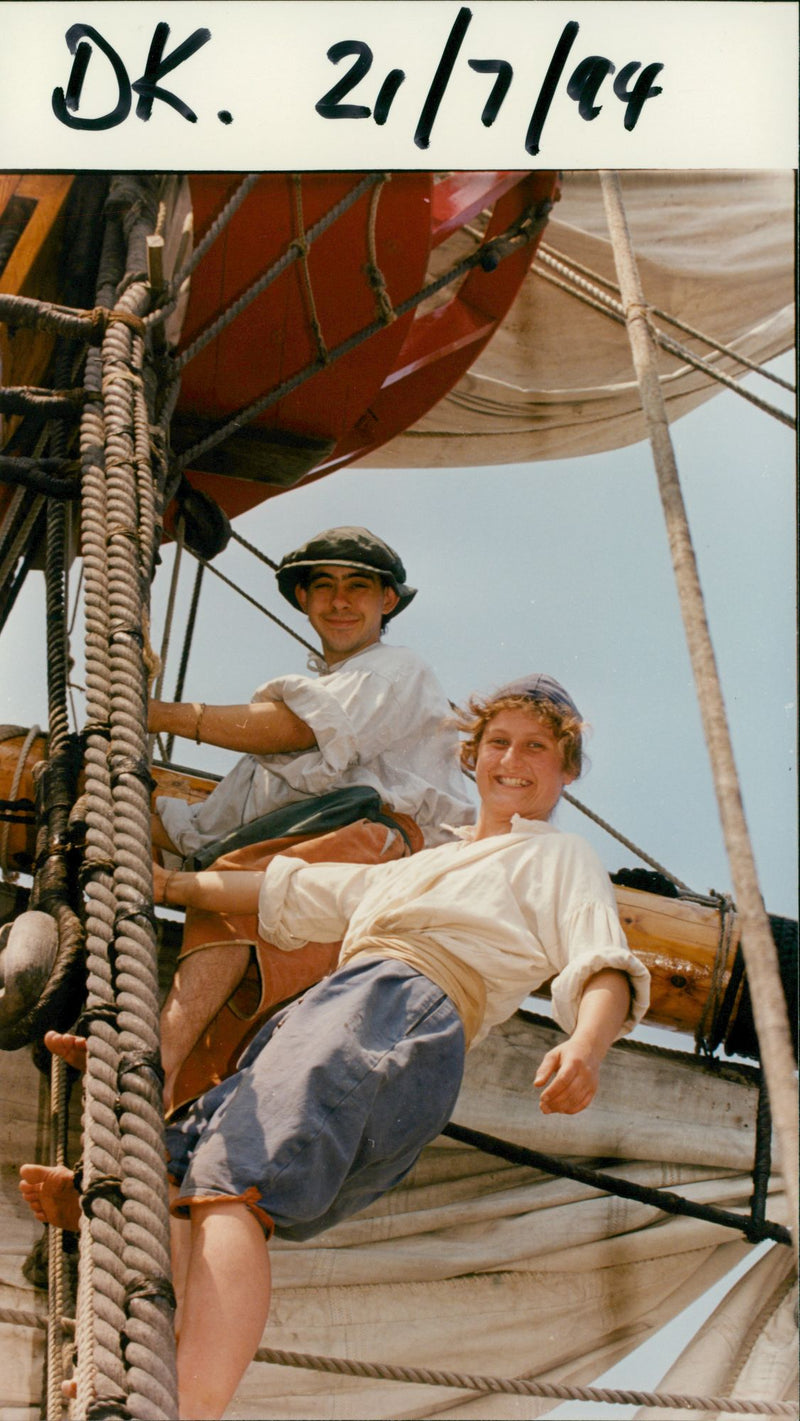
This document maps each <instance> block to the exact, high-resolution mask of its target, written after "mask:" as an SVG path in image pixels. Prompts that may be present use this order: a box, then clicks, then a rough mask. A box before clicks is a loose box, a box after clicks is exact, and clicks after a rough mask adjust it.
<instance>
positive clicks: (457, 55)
mask: <svg viewBox="0 0 800 1421" xmlns="http://www.w3.org/2000/svg"><path fill="white" fill-rule="evenodd" d="M471 22H472V11H471V10H469V9H468V8H467V7H466V6H462V7H461V8H460V10H459V11H458V14H457V16H456V18H455V20H454V23H453V25H452V28H451V30H450V33H449V35H448V37H447V40H446V42H445V45H444V48H443V50H442V53H441V56H440V58H439V61H438V63H437V65H436V69H435V71H434V74H433V78H432V80H431V83H430V87H429V89H428V92H427V95H426V97H425V100H424V102H423V104H422V108H421V110H420V114H419V119H418V121H417V125H416V128H415V131H414V143H415V144H416V146H417V147H418V148H420V149H423V150H424V149H426V148H428V147H429V145H430V142H431V135H432V132H433V127H434V123H435V121H436V117H437V115H438V113H439V110H440V108H441V106H442V103H443V102H444V100H445V97H446V94H447V89H448V85H449V83H450V80H451V78H452V76H453V73H454V71H455V69H456V66H457V64H459V63H463V62H466V65H467V67H468V68H469V69H470V70H472V71H473V72H474V73H476V74H479V75H486V76H487V79H488V80H489V82H488V85H487V87H486V88H485V89H484V90H483V95H485V97H483V107H482V108H481V110H480V122H481V123H482V124H483V126H484V127H485V128H490V127H491V126H492V124H493V123H494V122H495V121H496V119H497V118H498V115H499V114H500V111H501V109H502V107H503V103H504V101H505V99H506V96H507V94H508V92H509V89H510V87H511V84H512V82H513V79H514V70H513V67H512V65H511V64H510V62H509V61H508V60H507V59H497V58H493V57H492V58H490V57H478V56H472V57H468V58H465V59H462V54H461V51H462V49H463V47H464V42H465V39H466V36H467V32H468V30H469V27H470V24H471ZM579 28H580V27H579V25H578V22H577V21H576V20H570V21H568V23H567V24H565V25H564V27H563V29H562V31H561V34H560V36H559V38H558V41H557V43H556V45H555V48H554V49H553V52H552V55H551V57H550V60H549V63H548V66H547V69H546V72H545V74H544V77H543V79H542V82H541V86H540V88H539V91H538V94H537V96H536V98H535V101H534V103H533V106H532V110H531V117H530V122H529V124H528V128H527V132H526V134H525V140H524V146H525V151H526V152H527V153H529V154H531V155H532V156H535V155H536V154H538V153H539V151H540V147H541V140H542V133H543V130H544V125H545V121H546V119H547V116H548V114H549V112H550V108H551V105H552V103H553V99H554V98H555V96H556V93H557V91H558V89H559V86H560V85H561V84H562V82H563V83H564V86H565V89H566V93H567V95H568V97H569V98H570V99H571V100H573V101H574V102H575V104H576V105H577V109H578V113H579V115H580V117H581V118H582V119H583V120H585V121H586V122H591V120H592V119H595V118H596V117H597V116H598V114H599V113H600V112H601V110H602V108H603V105H604V104H605V102H606V101H607V100H609V101H613V100H614V99H615V100H617V101H618V102H619V103H620V104H621V106H622V107H621V108H620V109H619V113H620V115H621V117H622V122H623V127H624V129H625V130H626V131H627V132H631V131H632V130H633V129H634V128H635V127H636V124H637V122H638V119H639V116H640V114H641V112H642V108H643V107H644V105H645V103H646V102H647V101H648V100H649V99H652V98H655V97H656V96H657V95H658V94H660V93H661V92H662V90H661V87H660V85H657V84H655V83H654V80H655V78H656V76H657V75H658V74H659V73H660V72H661V71H662V70H663V68H664V66H663V64H660V63H658V62H655V63H650V64H646V65H644V66H643V65H642V64H641V62H640V61H639V60H628V61H627V62H626V63H624V64H623V65H622V66H621V67H619V68H617V65H616V64H615V63H614V62H613V61H612V60H611V59H610V58H608V57H607V56H606V55H602V54H588V55H585V56H584V57H583V58H581V59H578V62H577V63H575V58H576V55H575V53H574V51H575V45H576V41H577V38H578V33H579ZM169 34H170V30H169V26H168V25H167V24H166V23H164V22H163V21H162V22H161V23H159V24H157V25H156V27H155V29H154V31H153V38H152V41H151V43H150V48H149V52H148V55H147V60H146V63H145V68H144V71H143V73H142V75H141V77H140V78H139V79H135V80H131V79H130V78H129V75H128V71H127V68H126V66H125V64H124V62H123V60H122V58H121V57H120V55H119V54H118V53H117V51H116V50H115V49H114V48H113V46H112V45H111V44H110V43H109V42H108V40H107V39H105V38H104V37H103V36H102V35H101V34H100V33H99V31H98V30H97V29H96V28H95V27H94V26H93V25H88V24H75V25H72V26H71V27H70V28H69V29H68V30H67V32H66V35H65V39H66V43H67V47H68V49H69V51H70V53H71V54H72V55H73V62H72V68H71V71H70V75H69V80H68V83H67V87H66V89H63V88H60V87H59V88H56V89H54V91H53V95H52V107H53V112H54V114H55V116H56V118H57V119H58V120H59V121H60V122H61V123H63V124H65V125H66V126H67V127H68V128H73V129H85V130H95V131H97V130H102V129H109V128H115V127H116V126H117V125H118V124H120V123H123V122H124V121H125V120H126V119H127V118H128V115H129V114H130V111H131V108H132V104H133V95H134V94H136V95H137V104H136V110H135V116H136V117H137V118H139V119H142V120H143V121H145V122H146V121H147V120H149V118H150V117H151V115H152V112H153V105H154V103H155V102H156V101H159V102H161V103H165V104H167V105H168V106H169V107H170V108H172V109H173V110H174V111H175V112H176V113H178V114H179V115H180V116H181V118H184V119H185V120H186V121H187V122H189V123H196V122H197V114H196V113H195V111H194V110H193V109H192V108H191V107H190V106H189V105H188V104H187V103H186V102H185V101H184V100H183V99H182V98H180V96H179V95H178V94H177V93H176V92H175V91H174V89H172V88H169V89H168V88H166V87H165V86H164V85H163V83H162V80H163V79H164V78H165V77H166V76H167V75H168V74H172V73H173V72H174V71H175V70H176V69H177V68H178V67H179V66H180V65H182V64H185V63H186V62H187V61H188V60H189V59H190V58H191V57H192V56H193V55H194V54H196V53H197V51H198V50H199V49H201V48H202V47H203V46H204V45H206V44H208V43H209V41H210V40H211V31H210V30H208V29H205V28H203V29H197V30H195V31H194V32H193V33H192V34H191V35H190V36H189V37H188V38H187V39H186V40H184V41H183V42H182V43H181V44H179V45H178V46H177V47H176V48H175V49H174V50H172V52H171V53H166V52H165V51H166V46H167V40H168V38H169ZM92 44H94V45H95V46H96V49H97V50H98V51H99V52H100V53H102V54H103V55H104V56H105V58H106V60H107V61H108V63H109V64H110V65H111V68H112V71H113V74H114V78H115V80H116V84H117V101H116V104H115V105H114V107H113V109H110V110H108V111H107V112H106V113H104V114H100V115H96V116H94V117H89V116H86V115H85V113H80V112H79V110H80V106H81V99H82V96H83V87H84V81H85V79H86V75H87V73H88V71H89V63H90V60H91V57H92V54H93V52H94V51H93V50H92ZM327 58H328V59H329V60H330V62H331V63H332V64H333V65H336V66H338V65H340V64H341V63H342V61H344V60H347V59H350V60H351V61H352V62H351V64H350V65H349V67H348V68H347V69H346V71H345V72H343V73H342V74H340V77H339V78H338V79H337V80H336V82H335V83H334V84H333V85H332V86H331V88H330V89H328V90H327V92H326V93H324V94H323V95H322V97H321V98H320V99H318V101H317V102H316V104H315V105H314V108H315V110H316V112H317V114H318V115H319V116H320V118H322V119H325V120H342V119H345V120H351V121H358V120H364V119H371V120H372V121H373V123H375V124H377V125H378V126H383V125H384V124H386V123H387V121H388V120H389V118H390V115H391V112H392V106H393V103H394V99H395V97H396V95H397V93H398V91H399V89H400V87H401V85H402V84H403V83H404V81H405V79H406V77H407V75H406V71H405V70H403V69H400V68H397V69H391V70H390V71H389V72H388V73H387V74H386V76H385V77H384V78H383V79H382V80H380V81H379V83H378V88H377V93H375V95H374V98H372V92H371V89H372V86H371V84H370V74H371V70H372V67H373V62H374V54H373V51H372V49H371V48H370V46H369V45H368V44H367V43H366V42H365V41H363V40H359V39H343V40H339V41H337V42H336V43H335V44H333V45H331V46H330V48H329V49H328V51H327ZM612 76H615V77H613V79H612ZM607 81H608V82H607ZM170 82H173V81H170ZM601 90H602V91H603V92H602V93H601ZM367 98H372V103H371V104H370V103H365V102H363V101H362V102H352V100H353V99H360V100H364V99H367ZM480 101H481V100H480V98H478V100H477V103H480ZM477 103H476V111H477ZM459 117H460V121H461V122H462V124H463V123H465V122H468V120H469V114H468V113H467V112H464V111H463V109H462V111H461V113H460V115H459ZM217 118H218V119H219V120H220V122H222V123H225V124H230V123H232V122H233V115H232V114H231V113H230V111H229V110H227V109H221V110H219V112H218V113H217Z"/></svg>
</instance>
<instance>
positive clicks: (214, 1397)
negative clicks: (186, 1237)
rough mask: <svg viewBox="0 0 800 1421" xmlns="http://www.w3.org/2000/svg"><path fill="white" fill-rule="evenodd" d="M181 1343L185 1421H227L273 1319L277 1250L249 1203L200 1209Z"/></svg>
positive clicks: (195, 1217)
mask: <svg viewBox="0 0 800 1421" xmlns="http://www.w3.org/2000/svg"><path fill="white" fill-rule="evenodd" d="M191 1213H192V1222H191V1252H190V1256H189V1270H188V1274H187V1280H186V1300H185V1305H184V1312H183V1324H182V1327H181V1335H180V1341H179V1343H178V1395H179V1398H180V1415H181V1417H187V1418H194V1419H195V1421H199V1418H214V1417H220V1416H221V1415H222V1413H223V1412H224V1410H225V1408H226V1406H227V1405H228V1404H229V1402H230V1400H231V1398H232V1397H233V1395H234V1393H235V1391H236V1388H237V1386H238V1385H239V1382H240V1381H241V1379H242V1377H243V1376H244V1373H245V1372H246V1370H247V1368H248V1366H249V1364H250V1362H251V1361H252V1359H253V1356H254V1355H255V1351H256V1348H257V1347H258V1344H259V1342H260V1341H261V1336H262V1333H263V1331H264V1327H265V1325H266V1321H267V1315H268V1313H269V1300H270V1268H269V1251H268V1249H267V1244H266V1240H265V1238H264V1233H263V1231H262V1228H261V1225H260V1224H259V1223H258V1221H257V1219H256V1218H255V1217H254V1215H253V1214H252V1213H251V1212H250V1210H249V1209H248V1207H247V1205H246V1204H242V1203H240V1202H239V1201H238V1200H230V1199H225V1200H222V1201H220V1202H219V1203H211V1204H197V1205H195V1206H194V1207H193V1208H192V1211H191Z"/></svg>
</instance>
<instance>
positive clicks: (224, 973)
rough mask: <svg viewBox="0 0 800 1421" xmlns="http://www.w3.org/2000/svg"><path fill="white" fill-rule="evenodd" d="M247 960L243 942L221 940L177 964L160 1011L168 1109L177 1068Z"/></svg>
mask: <svg viewBox="0 0 800 1421" xmlns="http://www.w3.org/2000/svg"><path fill="white" fill-rule="evenodd" d="M249 961H250V948H249V947H248V946H247V944H246V943H224V944H221V945H220V946H219V947H205V948H203V949H202V951H201V952H193V953H191V954H190V956H189V957H185V958H184V959H183V961H182V962H180V963H179V964H178V970H177V972H176V973H175V980H174V982H173V983H172V986H171V988H170V991H169V995H168V997H167V1000H166V1001H165V1003H164V1007H163V1010H162V1012H161V1063H162V1065H163V1067H164V1102H165V1105H166V1107H167V1108H168V1109H169V1107H170V1105H171V1103H172V1092H173V1090H174V1088H175V1080H176V1077H177V1075H178V1071H179V1070H180V1068H181V1066H182V1065H183V1063H184V1061H185V1060H186V1057H187V1056H188V1055H189V1052H190V1051H191V1049H192V1047H193V1046H194V1044H195V1042H196V1041H198V1040H199V1039H200V1036H201V1034H202V1032H203V1031H204V1030H205V1028H206V1027H207V1026H208V1023H209V1022H210V1021H211V1020H212V1018H213V1017H215V1016H216V1014H217V1012H218V1011H219V1009H220V1007H221V1006H223V1005H224V1003H225V1002H226V1001H227V1000H228V997H229V996H230V995H231V993H232V992H233V991H235V989H236V988H237V987H238V985H239V983H240V982H241V980H242V978H243V976H244V974H245V971H246V970H247V964H248V962H249Z"/></svg>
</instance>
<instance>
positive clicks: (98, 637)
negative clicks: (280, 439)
mask: <svg viewBox="0 0 800 1421" xmlns="http://www.w3.org/2000/svg"><path fill="white" fill-rule="evenodd" d="M123 264H124V254H123V251H122V243H121V234H120V232H119V227H118V224H117V223H116V222H114V221H113V220H109V222H108V224H107V227H106V234H105V241H104V250H103V255H102V258H101V271H100V278H99V283H100V284H99V288H98V299H102V298H103V297H105V299H112V295H113V291H114V288H115V287H116V284H117V281H118V280H119V277H120V275H121V273H122V270H123ZM84 378H85V383H86V385H87V388H88V389H90V390H92V391H94V392H95V393H96V394H97V395H98V396H99V395H100V392H101V388H102V358H101V355H100V352H99V350H97V349H92V350H90V352H89V355H88V359H87V364H86V372H85V377H84ZM105 433H106V431H105V418H104V407H103V404H102V402H101V401H97V400H95V401H93V402H91V403H88V404H87V405H85V406H84V411H83V417H82V421H81V461H82V466H83V489H82V498H81V548H82V551H83V567H84V588H83V596H84V610H85V664H86V716H87V726H86V737H85V738H86V750H85V777H86V789H85V793H86V803H87V816H86V818H87V828H86V850H85V857H84V888H85V895H86V952H87V1001H86V1015H87V1022H88V1025H87V1026H86V1027H85V1028H84V1030H85V1034H86V1036H87V1038H88V1043H89V1050H88V1059H87V1066H86V1072H85V1075H84V1112H83V1161H84V1162H83V1177H84V1186H85V1188H87V1189H89V1190H91V1188H92V1185H93V1183H94V1181H95V1180H96V1179H98V1178H100V1177H104V1176H109V1175H114V1176H116V1177H119V1176H120V1170H121V1165H120V1141H119V1129H118V1125H117V1116H116V1099H117V1070H118V1063H119V1046H118V1039H117V1029H116V1006H115V997H114V982H113V973H112V966H111V947H112V942H113V936H114V913H115V900H114V883H113V863H114V842H113V836H112V828H113V805H112V799H111V777H110V771H109V764H108V727H109V721H110V716H111V704H110V702H111V689H110V688H111V677H110V667H109V652H108V639H109V604H108V547H107V540H106V526H107V499H106V483H105V467H104V447H105ZM122 1226H123V1225H122V1213H121V1210H120V1208H119V1205H118V1203H117V1202H116V1201H115V1200H114V1199H113V1198H111V1197H110V1196H105V1197H97V1198H96V1199H95V1200H94V1202H93V1205H92V1207H91V1209H90V1210H89V1211H87V1212H85V1217H84V1219H83V1222H82V1226H81V1231H80V1267H79V1285H78V1302H77V1318H76V1336H77V1342H78V1369H77V1386H78V1397H77V1400H78V1409H79V1414H81V1415H84V1416H85V1415H86V1412H87V1409H88V1408H89V1407H90V1406H91V1405H93V1404H94V1403H95V1401H96V1399H97V1396H98V1393H100V1394H102V1395H103V1396H104V1397H113V1398H116V1397H120V1396H124V1395H125V1393H126V1390H127V1388H126V1379H125V1368H124V1364H123V1359H122V1346H121V1339H122V1334H123V1330H124V1327H125V1288H124V1281H123V1276H122V1269H121V1266H120V1260H119V1257H118V1253H119V1239H120V1238H121V1236H122Z"/></svg>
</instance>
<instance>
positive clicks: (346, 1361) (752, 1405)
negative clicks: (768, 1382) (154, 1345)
mask: <svg viewBox="0 0 800 1421" xmlns="http://www.w3.org/2000/svg"><path fill="white" fill-rule="evenodd" d="M255 1361H257V1362H269V1363H271V1364H272V1365H273V1366H279V1367H304V1368H308V1369H309V1370H311V1371H315V1372H332V1373H334V1374H335V1375H338V1376H345V1377H348V1376H349V1377H368V1378H374V1379H376V1380H381V1379H385V1380H387V1381H397V1382H412V1383H415V1384H420V1385H422V1386H446V1387H456V1388H458V1389H460V1390H467V1391H475V1392H481V1393H505V1394H506V1395H510V1396H540V1397H552V1398H553V1399H555V1400H558V1401H591V1402H595V1401H599V1402H603V1403H608V1404H610V1405H615V1406H619V1405H633V1406H656V1407H662V1408H666V1409H681V1410H692V1411H714V1412H724V1413H725V1414H727V1413H728V1412H731V1413H733V1414H734V1415H745V1416H749V1415H757V1416H797V1406H796V1404H795V1403H794V1402H791V1401H772V1400H770V1399H768V1398H758V1399H753V1400H746V1399H745V1398H743V1397H730V1396H687V1395H683V1394H680V1393H675V1392H670V1393H667V1392H653V1391H623V1390H618V1389H616V1388H613V1387H596V1386H566V1385H560V1384H558V1383H556V1382H537V1381H533V1380H530V1379H528V1378H527V1377H492V1376H480V1375H477V1376H476V1375H473V1374H472V1373H464V1372H446V1371H439V1370H436V1369H434V1368H432V1367H400V1366H395V1365H390V1364H387V1363H383V1362H355V1361H351V1360H350V1358H349V1357H321V1356H318V1355H316V1354H314V1353H311V1352H284V1351H281V1350H279V1349H278V1348H276V1347H259V1349H258V1351H257V1352H256V1355H255Z"/></svg>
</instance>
